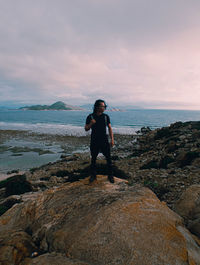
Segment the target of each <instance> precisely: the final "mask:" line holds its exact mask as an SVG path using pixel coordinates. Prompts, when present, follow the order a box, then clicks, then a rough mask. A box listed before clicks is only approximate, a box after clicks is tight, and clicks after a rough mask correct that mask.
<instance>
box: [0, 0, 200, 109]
mask: <svg viewBox="0 0 200 265" xmlns="http://www.w3.org/2000/svg"><path fill="white" fill-rule="evenodd" d="M199 13H200V1H199V0H191V1H188V0H168V1H165V0H73V1H70V0H56V1H55V0H34V1H32V0H18V1H16V0H7V1H5V0H0V37H1V41H0V105H2V104H3V102H5V101H15V102H19V103H24V104H29V103H31V104H35V103H41V104H49V103H53V102H55V101H57V100H62V101H65V102H66V103H69V104H76V105H81V104H85V103H93V101H94V100H95V99H97V98H103V99H105V100H106V101H107V102H108V103H109V104H110V105H126V104H127V105H138V106H139V105H140V106H144V107H156V108H158V107H160V108H184V109H200V48H199V47H200V16H199Z"/></svg>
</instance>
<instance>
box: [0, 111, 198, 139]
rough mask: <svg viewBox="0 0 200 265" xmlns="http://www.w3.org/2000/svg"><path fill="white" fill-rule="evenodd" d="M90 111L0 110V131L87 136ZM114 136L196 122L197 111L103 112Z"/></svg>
mask: <svg viewBox="0 0 200 265" xmlns="http://www.w3.org/2000/svg"><path fill="white" fill-rule="evenodd" d="M89 113H91V111H88V110H85V111H32V110H3V109H2V110H0V130H28V131H32V132H35V133H46V134H58V135H74V136H84V135H87V134H88V133H86V132H85V131H84V129H83V127H84V124H85V119H86V117H87V115H88V114H89ZM106 113H107V114H108V115H109V116H110V118H111V124H112V127H113V131H114V133H119V134H134V133H135V132H136V131H137V130H139V129H140V128H141V127H144V126H145V127H147V126H149V127H150V128H151V129H155V128H160V127H163V126H168V125H170V124H171V123H174V122H177V121H182V122H184V121H198V120H200V111H188V110H159V109H134V110H127V111H115V112H114V111H106Z"/></svg>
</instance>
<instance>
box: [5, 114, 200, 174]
mask: <svg viewBox="0 0 200 265" xmlns="http://www.w3.org/2000/svg"><path fill="white" fill-rule="evenodd" d="M91 112H92V111H89V110H85V111H33V110H5V109H4V110H3V109H2V110H0V130H23V131H24V130H27V131H31V132H34V133H38V134H41V133H42V134H51V135H69V136H70V135H72V136H77V137H78V136H84V135H88V134H90V132H85V130H84V125H85V120H86V117H87V115H88V114H89V113H91ZM106 113H107V114H108V115H109V116H110V119H111V124H112V128H113V131H114V133H119V134H135V133H136V131H137V130H139V129H140V128H141V127H147V126H149V127H150V128H151V129H155V128H160V127H163V126H168V125H170V124H171V123H174V122H177V121H182V122H184V121H199V120H200V111H183V110H153V109H135V110H127V111H115V112H114V111H106ZM0 140H1V139H0ZM3 146H10V147H20V146H21V147H27V148H41V149H43V150H50V151H52V153H49V154H43V155H39V154H38V153H37V152H32V151H30V152H20V153H19V154H16V155H14V154H13V153H12V152H11V151H9V150H8V151H5V152H0V179H1V177H2V174H4V175H3V177H6V175H5V173H6V172H7V171H10V170H14V169H19V170H28V169H30V168H33V167H38V166H41V165H43V164H46V163H48V162H54V161H56V160H58V159H59V158H60V155H61V153H65V154H68V153H69V154H72V153H73V152H80V151H87V152H88V151H89V147H88V148H86V147H85V146H82V147H79V148H78V150H77V149H76V148H77V147H74V149H73V148H72V147H71V145H70V144H69V143H67V150H68V151H66V150H63V149H62V146H58V145H57V144H56V143H53V142H52V143H51V145H50V146H49V145H48V143H43V142H40V141H33V140H31V139H30V140H29V139H26V140H25V139H21V140H19V139H17V141H16V140H15V139H10V140H6V142H5V141H4V143H3V144H1V145H0V147H3ZM81 148H82V149H81ZM67 152H68V153H67Z"/></svg>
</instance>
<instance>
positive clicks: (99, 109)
mask: <svg viewBox="0 0 200 265" xmlns="http://www.w3.org/2000/svg"><path fill="white" fill-rule="evenodd" d="M97 109H98V112H101V113H103V112H104V110H105V104H104V102H100V103H99V106H98V108H97Z"/></svg>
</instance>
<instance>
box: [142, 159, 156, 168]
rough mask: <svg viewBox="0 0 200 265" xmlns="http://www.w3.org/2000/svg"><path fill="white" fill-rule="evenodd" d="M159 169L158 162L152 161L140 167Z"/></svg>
mask: <svg viewBox="0 0 200 265" xmlns="http://www.w3.org/2000/svg"><path fill="white" fill-rule="evenodd" d="M150 168H159V166H158V161H157V160H151V161H149V162H148V163H146V164H144V165H143V166H141V167H140V169H150Z"/></svg>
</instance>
